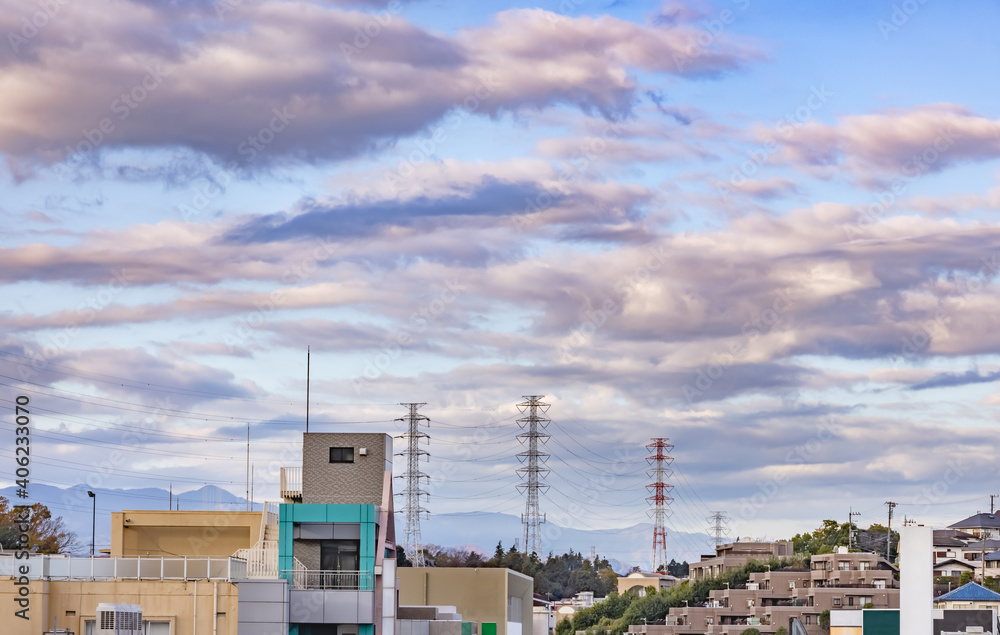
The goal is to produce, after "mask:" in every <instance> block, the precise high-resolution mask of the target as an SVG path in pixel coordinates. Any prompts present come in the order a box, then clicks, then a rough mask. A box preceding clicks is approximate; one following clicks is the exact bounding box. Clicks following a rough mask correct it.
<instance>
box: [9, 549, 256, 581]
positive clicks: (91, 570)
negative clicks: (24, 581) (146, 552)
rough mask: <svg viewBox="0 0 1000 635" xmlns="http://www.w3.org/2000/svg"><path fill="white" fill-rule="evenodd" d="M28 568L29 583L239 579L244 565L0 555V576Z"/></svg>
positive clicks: (203, 558) (190, 558)
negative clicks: (50, 581)
mask: <svg viewBox="0 0 1000 635" xmlns="http://www.w3.org/2000/svg"><path fill="white" fill-rule="evenodd" d="M21 566H27V567H28V574H27V576H28V579H30V580H240V579H244V578H246V577H247V563H246V561H245V560H242V559H239V558H233V557H229V558H210V557H206V556H187V557H178V556H169V557H161V558H155V557H138V556H136V557H128V556H125V557H116V558H88V557H83V558H74V557H66V556H48V555H31V556H29V557H28V558H27V559H22V560H17V559H15V558H14V556H12V555H11V556H0V577H15V576H16V575H20V567H21Z"/></svg>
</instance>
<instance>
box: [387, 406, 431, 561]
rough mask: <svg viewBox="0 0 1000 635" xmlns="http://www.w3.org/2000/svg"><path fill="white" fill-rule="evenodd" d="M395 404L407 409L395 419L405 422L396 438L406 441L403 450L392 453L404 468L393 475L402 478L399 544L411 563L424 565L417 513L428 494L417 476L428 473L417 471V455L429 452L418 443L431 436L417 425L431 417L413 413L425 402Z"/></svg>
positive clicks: (421, 512)
mask: <svg viewBox="0 0 1000 635" xmlns="http://www.w3.org/2000/svg"><path fill="white" fill-rule="evenodd" d="M399 405H401V406H405V407H406V408H408V409H409V413H408V414H407V415H406V416H405V417H400V418H399V419H396V421H406V422H407V423H408V427H407V431H406V434H401V435H399V436H397V437H396V438H397V439H406V440H407V445H406V450H404V451H403V452H398V453H396V456H405V457H406V471H405V472H403V474H401V475H400V476H397V477H396V478H402V479H405V481H406V487H405V488H404V489H403V491H402V492H400V493H399V495H400V496H402V497H403V500H404V503H403V510H402V511H403V513H404V514H405V516H406V524H405V528H404V531H403V546H404V549H406V551H408V552H409V556H410V561H411V562H412V563H413V566H414V567H423V566H426V563H425V562H424V545H423V544H422V540H421V537H420V514H424V513H427V510H426V509H424V508H423V507H421V505H420V497H421V496H427V495H428V494H427V492H426V491H425V490H423V489H421V487H420V479H424V478H428V476H427V475H426V474H424V473H423V472H421V471H420V457H430V453H429V452H427V450H421V449H420V443H421V442H424V443H430V439H431V437H430V435H429V434H427V433H426V432H421V431H420V425H421V424H422V423H424V422H426V424H427V425H430V421H431V420H430V419H429V418H427V417H425V416H424V415H422V414H418V413H417V410H418V409H419V408H420V406H426V405H427V404H426V403H401V404H399Z"/></svg>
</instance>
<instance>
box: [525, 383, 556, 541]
mask: <svg viewBox="0 0 1000 635" xmlns="http://www.w3.org/2000/svg"><path fill="white" fill-rule="evenodd" d="M544 396H545V395H524V399H525V401H524V402H522V403H519V404H517V410H518V412H520V413H521V414H524V413H525V412H527V416H524V417H521V418H520V419H518V420H517V424H518V425H519V426H521V428H522V429H525V430H527V431H526V432H522V433H521V434H519V435H517V440H518V441H520V442H521V443H522V444H523V443H525V442H527V444H528V449H527V451H525V452H521V453H519V454H518V455H517V460H518V461H520V462H521V463H522V465H523V466H524V467H520V468H518V469H517V474H518V476H520V477H521V478H523V479H525V482H523V483H521V484H519V485H518V486H517V489H518V491H521V492H524V493H525V494H526V500H525V503H524V515H522V516H521V524H523V525H524V543H523V548H524V554H525V555H528V556H530V555H531V554H532V553H536V554H539V553H541V552H542V523H544V522H545V514H543V513H542V512H541V511H540V510H539V507H538V494H539V492H543V491H545V490H548V488H549V486H548V485H545V484H544V483H542V481H541V479H544V478H545V477H546V476H548V475H549V469H548V468H547V467H544V464H545V462H546V461H547V460H548V458H549V454H548V453H546V452H542V451H541V450H539V449H538V444H539V442H541V443H542V444H544V443H545V442H546V441H548V439H549V435H548V434H547V433H546V432H545V431H544V430H545V427H546V426H547V425H548V424H549V421H550V419H549V418H548V417H546V416H545V413H546V412H548V411H549V407H550V406H551V404H547V403H542V401H541V399H542V397H544Z"/></svg>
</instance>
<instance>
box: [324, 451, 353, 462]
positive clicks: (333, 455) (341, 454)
mask: <svg viewBox="0 0 1000 635" xmlns="http://www.w3.org/2000/svg"><path fill="white" fill-rule="evenodd" d="M330 463H354V448H330Z"/></svg>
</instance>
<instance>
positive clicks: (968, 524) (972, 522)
mask: <svg viewBox="0 0 1000 635" xmlns="http://www.w3.org/2000/svg"><path fill="white" fill-rule="evenodd" d="M983 527H986V528H990V529H992V528H1000V514H983V513H978V514H976V515H974V516H969V517H968V518H966V519H965V520H960V521H958V522H957V523H954V524H952V525H948V528H949V529H958V528H969V529H981V528H983Z"/></svg>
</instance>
